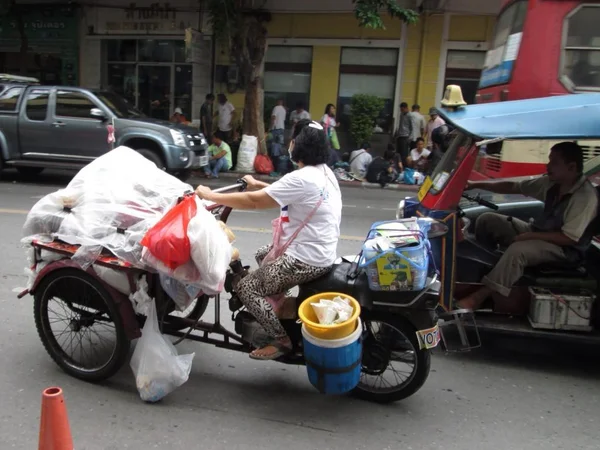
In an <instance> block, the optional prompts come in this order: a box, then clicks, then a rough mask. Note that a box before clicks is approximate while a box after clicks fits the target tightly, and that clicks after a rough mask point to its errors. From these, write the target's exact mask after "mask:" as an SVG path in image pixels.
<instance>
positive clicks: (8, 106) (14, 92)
mask: <svg viewBox="0 0 600 450" xmlns="http://www.w3.org/2000/svg"><path fill="white" fill-rule="evenodd" d="M22 93H23V88H21V87H15V88H11V89H8V90H7V91H6V92H4V93H3V94H2V95H0V111H15V110H16V109H17V103H18V101H19V99H20V98H21V94H22Z"/></svg>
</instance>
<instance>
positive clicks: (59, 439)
mask: <svg viewBox="0 0 600 450" xmlns="http://www.w3.org/2000/svg"><path fill="white" fill-rule="evenodd" d="M38 450H73V438H72V437H71V427H70V426H69V418H68V417H67V407H66V406H65V399H64V398H63V392H62V389H61V388H59V387H51V388H48V389H45V390H44V392H42V415H41V418H40V442H39V446H38Z"/></svg>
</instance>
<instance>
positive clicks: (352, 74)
mask: <svg viewBox="0 0 600 450" xmlns="http://www.w3.org/2000/svg"><path fill="white" fill-rule="evenodd" d="M397 65H398V49H395V48H389V49H388V48H343V49H342V57H341V64H340V84H339V92H338V100H337V119H338V122H340V130H341V131H348V130H349V129H350V114H351V107H352V106H351V105H352V97H353V96H354V95H356V94H369V95H375V96H377V97H380V98H382V99H383V100H384V101H385V104H384V107H383V109H382V110H381V113H380V114H379V117H378V118H377V120H376V123H375V124H373V129H374V130H376V132H380V133H389V132H391V131H392V128H393V123H394V118H393V117H394V92H395V86H396V72H397Z"/></svg>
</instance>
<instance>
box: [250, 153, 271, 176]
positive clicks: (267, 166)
mask: <svg viewBox="0 0 600 450" xmlns="http://www.w3.org/2000/svg"><path fill="white" fill-rule="evenodd" d="M254 170H256V173H262V174H265V175H269V174H270V173H272V172H275V168H274V167H273V162H272V161H271V158H269V157H268V156H267V155H256V158H254Z"/></svg>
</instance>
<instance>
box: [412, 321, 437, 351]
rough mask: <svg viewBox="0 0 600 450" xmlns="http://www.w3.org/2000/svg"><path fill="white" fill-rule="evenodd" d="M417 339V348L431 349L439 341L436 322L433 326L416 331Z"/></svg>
mask: <svg viewBox="0 0 600 450" xmlns="http://www.w3.org/2000/svg"><path fill="white" fill-rule="evenodd" d="M417 339H418V340H419V348H420V349H421V350H423V349H428V350H430V349H432V348H435V347H437V345H438V344H439V343H440V328H439V327H438V325H437V324H436V325H435V326H434V327H433V328H429V329H427V330H419V331H417Z"/></svg>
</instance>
